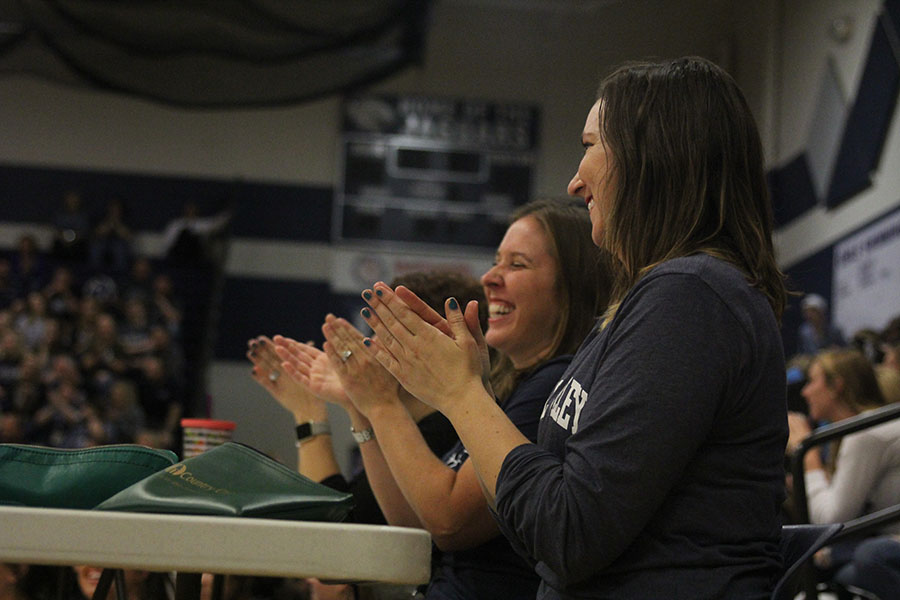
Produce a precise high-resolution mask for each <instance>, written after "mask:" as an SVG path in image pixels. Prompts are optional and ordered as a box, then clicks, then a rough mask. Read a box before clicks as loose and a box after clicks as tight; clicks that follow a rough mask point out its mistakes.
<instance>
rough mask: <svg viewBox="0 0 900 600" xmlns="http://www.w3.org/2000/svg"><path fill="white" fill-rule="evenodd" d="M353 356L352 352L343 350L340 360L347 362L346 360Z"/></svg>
mask: <svg viewBox="0 0 900 600" xmlns="http://www.w3.org/2000/svg"><path fill="white" fill-rule="evenodd" d="M352 355H353V350H344V351H343V352H341V360H342V361H344V362H347V359H348V358H350V356H352Z"/></svg>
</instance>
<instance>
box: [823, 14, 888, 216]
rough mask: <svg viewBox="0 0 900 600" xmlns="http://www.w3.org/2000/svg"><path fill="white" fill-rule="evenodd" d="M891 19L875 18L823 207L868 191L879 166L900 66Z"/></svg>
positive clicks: (834, 204) (831, 205)
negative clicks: (864, 63) (894, 46)
mask: <svg viewBox="0 0 900 600" xmlns="http://www.w3.org/2000/svg"><path fill="white" fill-rule="evenodd" d="M887 27H891V25H890V20H889V19H888V17H887V16H886V13H885V14H882V16H881V17H880V18H879V19H878V21H877V23H876V25H875V32H874V33H873V35H872V44H871V46H870V47H869V54H868V57H867V59H866V66H865V68H864V70H863V75H862V79H861V81H860V84H859V89H858V91H857V94H856V99H855V100H854V102H853V106H852V107H851V108H850V114H849V115H848V117H847V121H846V122H845V123H844V134H843V136H842V139H841V147H840V151H839V153H838V157H837V160H836V162H835V168H834V171H833V172H832V174H831V182H830V184H829V186H828V197H827V198H826V204H827V206H828V207H834V206H837V205H838V204H840V203H841V202H843V201H844V200H847V199H849V198H850V197H852V196H853V195H854V194H857V193H859V192H861V191H862V190H864V189H866V188H868V187H869V186H870V185H871V184H872V182H871V178H870V174H871V173H872V172H873V171H875V169H876V168H877V167H878V162H879V160H880V158H881V152H882V149H883V147H884V141H885V139H886V137H887V130H888V126H889V125H890V122H891V117H892V116H893V114H894V107H895V106H896V102H897V91H898V89H900V65H898V64H897V57H896V56H895V54H894V51H893V48H892V47H891V42H890V40H889V38H888V30H887Z"/></svg>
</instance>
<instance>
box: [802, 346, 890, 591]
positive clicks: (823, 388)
mask: <svg viewBox="0 0 900 600" xmlns="http://www.w3.org/2000/svg"><path fill="white" fill-rule="evenodd" d="M808 378H809V381H808V383H807V384H806V385H805V386H804V388H803V397H804V398H806V402H807V404H808V405H809V417H808V418H807V417H806V416H805V415H802V414H799V413H791V414H790V415H789V424H790V439H789V441H788V451H789V452H792V451H793V449H795V448H796V447H797V446H798V445H799V444H800V442H801V441H802V440H803V439H804V438H805V437H807V436H808V435H809V434H810V433H812V426H811V424H810V422H813V423H821V422H828V423H838V422H840V421H842V420H844V419H848V418H850V417H855V416H856V415H859V414H861V413H863V412H865V411H867V410H871V409H873V408H877V407H879V406H882V405H884V404H885V401H884V395H883V393H882V391H881V388H880V387H879V384H878V379H877V378H876V375H875V371H874V369H873V367H872V365H871V363H870V362H869V361H868V360H867V359H866V357H865V356H863V355H862V354H861V353H860V352H858V351H856V350H831V351H825V352H822V353H820V354H818V355H816V357H815V359H814V360H813V362H812V364H811V365H810V367H809V373H808ZM829 463H830V464H827V465H826V462H825V461H824V460H823V458H822V454H821V453H820V452H818V451H816V450H812V451H810V452H807V453H806V454H805V456H804V458H803V467H804V472H805V475H804V479H805V483H806V494H807V503H808V506H809V518H810V521H811V522H813V523H837V522H843V521H849V520H850V519H854V518H856V517H860V516H862V515H864V514H868V513H871V512H875V511H878V510H881V509H883V508H887V507H889V506H892V505H894V504H897V503H898V502H900V420H894V421H889V422H887V423H883V424H881V425H876V426H874V427H870V428H868V429H865V430H863V431H860V432H857V433H851V434H849V435H847V436H845V437H844V438H842V439H841V441H840V445H839V446H838V448H837V452H836V453H835V452H834V449H832V453H831V456H830V458H829ZM884 532H890V533H900V523H898V524H893V525H889V526H886V527H885V530H884ZM857 543H858V542H846V543H843V544H835V545H833V546H831V547H830V548H829V549H827V551H825V552H823V553H821V554H820V555H819V556H818V557H817V565H818V566H819V567H821V568H822V569H823V570H824V571H825V573H826V576H827V574H829V573H832V572H833V570H834V569H837V568H839V567H841V566H842V565H845V564H847V563H848V562H849V561H850V560H851V559H852V553H853V549H854V547H855V546H856V545H857Z"/></svg>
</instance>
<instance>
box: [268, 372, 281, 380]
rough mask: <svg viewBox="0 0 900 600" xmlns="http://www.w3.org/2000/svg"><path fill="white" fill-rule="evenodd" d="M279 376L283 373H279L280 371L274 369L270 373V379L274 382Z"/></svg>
mask: <svg viewBox="0 0 900 600" xmlns="http://www.w3.org/2000/svg"><path fill="white" fill-rule="evenodd" d="M279 377H281V373H279V372H278V371H272V372H271V373H269V381H271V382H272V383H275V382H276V381H278V378H279Z"/></svg>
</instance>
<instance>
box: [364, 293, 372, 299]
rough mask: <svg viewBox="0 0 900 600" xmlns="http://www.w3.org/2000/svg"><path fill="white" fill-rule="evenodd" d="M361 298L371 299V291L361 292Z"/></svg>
mask: <svg viewBox="0 0 900 600" xmlns="http://www.w3.org/2000/svg"><path fill="white" fill-rule="evenodd" d="M363 298H365V299H366V300H371V299H372V292H369V291H365V292H363Z"/></svg>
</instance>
